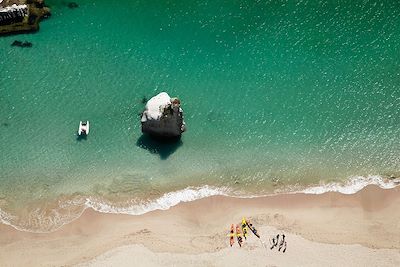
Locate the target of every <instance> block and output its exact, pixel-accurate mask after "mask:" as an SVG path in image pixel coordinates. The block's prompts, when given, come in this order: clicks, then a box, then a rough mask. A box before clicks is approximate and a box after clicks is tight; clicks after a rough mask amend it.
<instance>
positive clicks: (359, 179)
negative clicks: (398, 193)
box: [301, 175, 400, 194]
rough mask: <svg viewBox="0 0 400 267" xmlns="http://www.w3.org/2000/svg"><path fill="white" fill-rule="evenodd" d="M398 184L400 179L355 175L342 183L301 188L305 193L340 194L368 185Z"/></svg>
mask: <svg viewBox="0 0 400 267" xmlns="http://www.w3.org/2000/svg"><path fill="white" fill-rule="evenodd" d="M399 184H400V179H399V178H397V179H385V178H383V177H381V176H376V175H373V176H367V177H364V176H355V177H351V178H350V179H349V180H347V181H346V182H344V183H337V182H335V183H327V184H320V185H318V186H312V187H308V188H306V189H304V190H302V191H301V192H302V193H305V194H323V193H327V192H338V193H342V194H355V193H357V192H358V191H360V190H362V189H363V188H364V187H366V186H368V185H377V186H379V187H380V188H382V189H391V188H394V187H396V186H397V185H399Z"/></svg>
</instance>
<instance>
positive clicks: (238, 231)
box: [236, 225, 243, 247]
mask: <svg viewBox="0 0 400 267" xmlns="http://www.w3.org/2000/svg"><path fill="white" fill-rule="evenodd" d="M236 237H237V241H238V244H239V246H240V247H242V243H243V238H242V233H241V232H240V227H239V225H236Z"/></svg>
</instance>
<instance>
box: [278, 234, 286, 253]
mask: <svg viewBox="0 0 400 267" xmlns="http://www.w3.org/2000/svg"><path fill="white" fill-rule="evenodd" d="M285 243H286V241H285V235H284V234H283V235H282V240H281V243H279V248H278V251H281V249H282V247H283V245H284V244H285Z"/></svg>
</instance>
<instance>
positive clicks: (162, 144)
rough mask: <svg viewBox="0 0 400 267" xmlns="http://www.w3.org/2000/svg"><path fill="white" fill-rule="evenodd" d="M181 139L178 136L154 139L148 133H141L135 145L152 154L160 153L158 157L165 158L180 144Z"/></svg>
mask: <svg viewBox="0 0 400 267" xmlns="http://www.w3.org/2000/svg"><path fill="white" fill-rule="evenodd" d="M182 144H183V143H182V140H181V139H180V138H174V139H166V140H161V139H156V138H152V137H150V136H148V135H145V134H143V135H142V136H140V137H139V139H138V140H137V141H136V146H138V147H140V148H143V149H146V150H148V151H149V152H150V153H152V154H158V155H160V159H162V160H166V159H167V158H168V157H169V156H171V155H172V154H173V153H174V152H175V151H176V150H177V149H178V148H179V147H180V146H181V145H182Z"/></svg>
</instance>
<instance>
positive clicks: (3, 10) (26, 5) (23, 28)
mask: <svg viewBox="0 0 400 267" xmlns="http://www.w3.org/2000/svg"><path fill="white" fill-rule="evenodd" d="M48 16H50V9H49V8H48V7H46V5H45V4H44V1H43V0H0V35H1V34H10V33H16V32H30V31H37V30H38V29H39V22H40V20H42V19H43V18H46V17H48Z"/></svg>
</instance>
